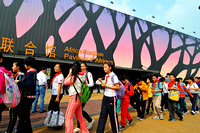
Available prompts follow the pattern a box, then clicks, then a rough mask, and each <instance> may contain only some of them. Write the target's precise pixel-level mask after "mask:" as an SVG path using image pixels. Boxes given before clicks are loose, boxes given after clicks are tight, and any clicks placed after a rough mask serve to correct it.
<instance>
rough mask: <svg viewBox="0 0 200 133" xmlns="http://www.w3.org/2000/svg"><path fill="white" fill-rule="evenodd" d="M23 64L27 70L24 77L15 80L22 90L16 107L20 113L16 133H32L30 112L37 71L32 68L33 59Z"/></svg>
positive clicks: (26, 60)
mask: <svg viewBox="0 0 200 133" xmlns="http://www.w3.org/2000/svg"><path fill="white" fill-rule="evenodd" d="M24 64H25V68H26V70H27V72H26V75H25V77H24V78H23V79H22V80H21V81H19V80H15V82H16V83H18V86H19V88H22V97H21V101H20V104H19V105H18V108H19V110H20V111H19V121H18V125H17V133H32V132H33V131H32V127H31V119H30V110H31V107H32V104H33V102H34V100H35V98H36V79H37V71H36V69H35V68H34V66H35V64H36V60H35V58H33V57H27V58H26V59H25V61H24Z"/></svg>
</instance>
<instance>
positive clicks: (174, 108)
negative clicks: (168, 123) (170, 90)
mask: <svg viewBox="0 0 200 133" xmlns="http://www.w3.org/2000/svg"><path fill="white" fill-rule="evenodd" d="M177 104H178V102H176V101H172V100H170V99H169V115H170V119H175V117H174V112H175V113H176V114H177V115H178V117H180V118H181V117H182V113H181V111H180V110H179V109H178V105H177Z"/></svg>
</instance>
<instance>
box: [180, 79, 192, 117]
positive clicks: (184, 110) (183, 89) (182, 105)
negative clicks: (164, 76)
mask: <svg viewBox="0 0 200 133" xmlns="http://www.w3.org/2000/svg"><path fill="white" fill-rule="evenodd" d="M177 82H178V83H179V84H180V86H181V90H180V91H179V92H180V98H179V102H178V103H179V105H180V111H181V112H182V114H184V115H186V114H187V113H188V110H187V108H186V106H185V98H186V96H185V92H187V93H188V94H189V96H191V97H193V95H192V94H191V93H190V92H189V90H188V89H187V88H186V86H185V84H184V83H182V78H178V79H177Z"/></svg>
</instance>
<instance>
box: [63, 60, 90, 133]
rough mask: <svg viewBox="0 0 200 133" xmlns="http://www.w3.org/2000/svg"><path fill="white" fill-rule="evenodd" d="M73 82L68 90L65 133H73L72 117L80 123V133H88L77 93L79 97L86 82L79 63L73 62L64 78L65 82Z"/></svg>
mask: <svg viewBox="0 0 200 133" xmlns="http://www.w3.org/2000/svg"><path fill="white" fill-rule="evenodd" d="M69 80H73V81H72V82H71V83H68V84H67V85H70V88H69V96H70V101H69V104H68V106H67V110H66V115H65V133H73V126H74V123H73V117H74V115H75V116H76V119H77V120H78V121H79V123H80V131H81V132H82V133H89V131H88V129H87V126H86V123H85V120H84V118H83V115H82V103H81V101H80V99H79V97H78V94H77V93H79V94H80V95H81V89H82V82H85V81H86V77H85V74H84V73H81V65H80V63H79V62H74V64H73V66H72V68H71V69H70V71H69V74H68V76H67V77H66V78H65V84H66V81H69Z"/></svg>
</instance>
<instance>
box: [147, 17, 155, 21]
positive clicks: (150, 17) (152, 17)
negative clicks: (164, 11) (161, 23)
mask: <svg viewBox="0 0 200 133" xmlns="http://www.w3.org/2000/svg"><path fill="white" fill-rule="evenodd" d="M151 18H153V19H154V18H156V17H155V16H151V17H149V18H148V19H147V21H149V20H150V19H151Z"/></svg>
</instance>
